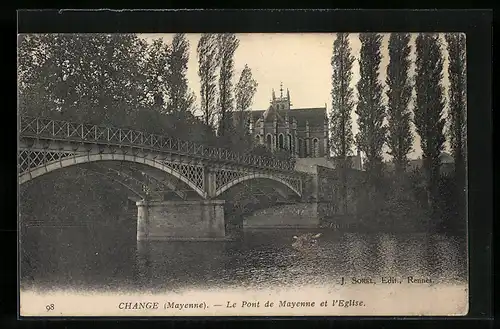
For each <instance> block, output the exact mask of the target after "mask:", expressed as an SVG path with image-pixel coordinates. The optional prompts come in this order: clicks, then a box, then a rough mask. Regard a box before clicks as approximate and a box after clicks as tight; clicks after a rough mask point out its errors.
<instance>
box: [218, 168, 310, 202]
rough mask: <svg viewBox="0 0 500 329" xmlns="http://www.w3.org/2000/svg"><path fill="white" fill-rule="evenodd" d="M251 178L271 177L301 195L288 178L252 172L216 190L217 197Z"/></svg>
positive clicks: (270, 178)
mask: <svg viewBox="0 0 500 329" xmlns="http://www.w3.org/2000/svg"><path fill="white" fill-rule="evenodd" d="M251 179H269V180H272V181H276V182H278V183H280V184H282V185H284V186H286V187H288V188H289V189H290V190H291V191H293V192H294V193H295V194H296V195H297V196H299V197H300V196H301V192H300V191H299V190H298V189H297V188H295V187H294V186H293V185H292V184H290V183H289V182H287V181H286V180H284V179H282V178H280V177H278V176H274V175H270V174H263V173H252V174H247V175H244V176H242V177H238V178H237V179H235V180H233V181H231V182H229V183H227V184H225V185H223V186H221V187H220V188H219V189H218V190H217V191H216V192H215V197H218V196H219V195H221V194H222V193H224V192H225V191H227V190H228V189H230V188H231V187H233V186H235V185H237V184H239V183H241V182H244V181H248V180H251Z"/></svg>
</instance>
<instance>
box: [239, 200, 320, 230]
mask: <svg viewBox="0 0 500 329" xmlns="http://www.w3.org/2000/svg"><path fill="white" fill-rule="evenodd" d="M318 225H319V218H318V205H317V203H315V202H313V203H293V204H278V205H275V206H273V207H270V208H266V209H261V210H258V211H256V212H255V213H253V214H251V215H249V216H247V217H245V218H244V219H243V226H244V227H249V228H280V227H282V228H292V227H297V228H299V227H304V228H306V227H318Z"/></svg>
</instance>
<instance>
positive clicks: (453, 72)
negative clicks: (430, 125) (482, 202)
mask: <svg viewBox="0 0 500 329" xmlns="http://www.w3.org/2000/svg"><path fill="white" fill-rule="evenodd" d="M445 38H446V42H447V50H448V58H449V64H448V77H449V80H450V87H449V89H448V95H449V102H450V103H449V113H448V120H449V122H450V129H449V131H448V132H449V137H450V144H451V150H452V152H453V157H454V159H455V173H456V176H457V178H458V179H459V185H460V187H459V188H462V189H463V188H464V186H463V185H464V183H465V177H464V176H465V157H466V148H465V147H466V139H467V135H466V125H467V114H466V108H467V104H466V103H467V80H466V58H465V34H462V33H448V34H446V35H445Z"/></svg>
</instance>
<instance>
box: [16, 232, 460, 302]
mask: <svg viewBox="0 0 500 329" xmlns="http://www.w3.org/2000/svg"><path fill="white" fill-rule="evenodd" d="M306 232H311V231H310V230H305V231H304V230H296V229H293V230H286V229H279V230H274V229H268V230H261V231H259V230H248V231H245V232H244V234H243V235H242V237H241V239H240V240H238V241H234V242H149V243H148V242H140V243H138V242H136V240H135V226H134V225H128V226H127V225H121V226H120V227H115V226H113V225H88V226H84V227H72V228H67V227H66V228H61V227H59V228H29V229H25V230H23V236H22V247H21V251H22V252H21V262H22V263H21V275H22V278H21V284H22V286H23V287H26V288H28V287H37V288H49V289H50V288H54V287H57V288H70V287H71V288H85V289H89V288H98V289H126V290H141V291H142V292H144V291H146V290H154V291H177V290H180V289H184V288H192V287H198V288H202V287H207V286H208V287H211V288H214V289H216V288H218V287H220V288H223V287H224V288H225V287H249V288H253V289H259V288H266V287H269V286H276V285H278V286H294V287H296V286H300V285H306V284H326V285H330V284H334V283H338V282H339V277H341V276H345V277H347V278H349V277H352V276H356V277H373V278H379V277H380V276H389V275H391V276H408V275H413V276H420V275H423V276H431V277H432V278H433V280H434V281H436V282H439V281H465V280H466V273H467V270H466V264H467V262H466V252H465V250H466V249H465V242H464V241H462V240H460V239H457V238H454V237H446V236H440V235H423V234H413V235H412V234H406V235H389V234H357V233H342V232H328V231H324V232H323V235H322V236H321V238H319V239H318V245H317V248H316V250H315V251H314V252H312V253H303V252H301V251H298V250H295V249H294V248H293V247H292V246H291V244H292V242H293V236H294V235H299V234H303V233H306Z"/></svg>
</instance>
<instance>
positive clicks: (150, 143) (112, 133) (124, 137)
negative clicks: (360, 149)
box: [19, 116, 294, 171]
mask: <svg viewBox="0 0 500 329" xmlns="http://www.w3.org/2000/svg"><path fill="white" fill-rule="evenodd" d="M19 132H20V137H22V138H32V139H38V140H42V139H45V140H51V141H63V142H74V143H90V144H103V145H108V146H111V145H114V146H119V147H124V146H126V147H132V148H140V149H141V150H144V149H147V150H150V151H155V152H160V153H169V154H177V155H188V156H190V157H192V158H197V159H205V160H214V161H217V162H225V163H233V164H238V165H245V166H249V167H255V168H263V169H264V168H265V169H270V170H274V171H276V170H282V171H293V169H294V162H293V160H292V161H282V160H278V159H272V158H267V157H262V156H256V155H251V154H243V153H239V152H233V151H230V150H228V149H224V148H216V147H211V146H207V145H204V144H199V143H195V142H192V141H186V140H181V139H178V138H174V137H169V136H164V135H158V134H151V133H147V132H143V131H137V130H133V129H127V128H116V127H108V126H102V125H94V124H88V123H75V122H70V121H61V120H54V119H49V118H41V117H31V116H21V118H20V127H19Z"/></svg>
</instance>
